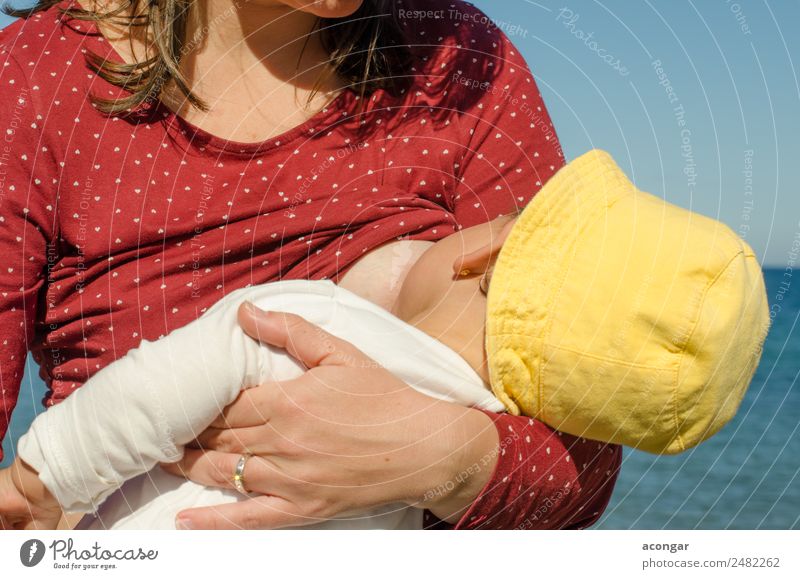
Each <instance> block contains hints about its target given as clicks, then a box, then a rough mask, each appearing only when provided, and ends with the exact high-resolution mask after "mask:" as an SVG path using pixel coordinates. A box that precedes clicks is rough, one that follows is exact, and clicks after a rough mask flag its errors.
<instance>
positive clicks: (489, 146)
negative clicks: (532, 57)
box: [450, 10, 621, 529]
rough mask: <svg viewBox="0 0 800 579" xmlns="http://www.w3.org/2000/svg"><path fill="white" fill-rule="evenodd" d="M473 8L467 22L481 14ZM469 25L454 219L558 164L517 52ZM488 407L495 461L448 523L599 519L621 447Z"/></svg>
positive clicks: (475, 215) (514, 202)
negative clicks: (467, 504) (497, 445)
mask: <svg viewBox="0 0 800 579" xmlns="http://www.w3.org/2000/svg"><path fill="white" fill-rule="evenodd" d="M476 14H477V15H478V16H477V17H475V18H472V19H469V20H468V21H472V22H483V21H484V20H483V18H482V14H481V13H480V12H479V11H477V10H476ZM473 28H474V30H473V31H472V32H471V36H472V37H474V39H475V42H473V43H471V44H470V45H466V46H472V49H470V50H467V49H463V50H462V53H463V54H462V56H461V58H460V59H459V66H456V67H454V70H455V72H454V73H453V78H452V80H453V82H454V85H455V88H454V89H453V90H454V91H458V100H460V101H461V102H463V103H466V105H465V106H464V107H463V109H462V111H463V113H462V115H461V116H460V124H461V130H462V133H463V135H464V137H463V141H464V142H466V143H467V146H466V149H465V153H464V157H463V159H461V162H460V164H459V167H458V169H459V171H460V174H459V175H458V177H459V182H458V184H457V187H456V190H455V192H454V194H453V196H452V198H451V200H450V203H451V207H452V211H453V212H454V214H455V216H456V221H457V222H458V223H459V225H461V226H462V227H470V226H472V225H475V224H478V223H482V222H484V221H486V220H487V219H493V218H495V217H497V216H498V215H499V214H501V213H509V212H511V211H514V210H515V209H517V208H521V207H524V206H525V205H526V204H527V203H528V202H529V201H530V200H531V199H532V198H533V196H534V195H535V194H536V192H537V191H539V189H541V187H542V185H543V184H544V183H545V182H546V181H547V180H548V179H549V178H550V177H552V176H553V174H555V172H556V171H558V169H560V168H561V167H562V166H563V165H564V157H563V153H562V151H561V146H560V144H559V142H558V137H557V136H556V133H555V130H554V128H553V124H552V122H551V120H550V116H549V114H548V112H547V109H546V107H545V105H544V102H543V100H542V97H541V94H540V93H539V90H538V88H537V86H536V82H535V80H534V78H533V76H532V74H531V72H530V70H529V68H528V66H527V64H526V63H525V61H524V59H523V58H522V57H521V55H520V54H519V52H518V51H517V50H516V48H515V47H514V46H513V44H511V42H510V41H509V40H508V38H507V37H506V36H505V35H504V34H503V33H502V32H501V31H500V30H498V29H496V28H494V29H493V28H487V27H486V26H485V25H484V26H478V25H473ZM473 56H476V57H477V56H480V58H476V59H475V60H473ZM487 414H489V415H490V416H491V417H492V419H493V420H494V422H495V425H496V426H497V428H498V432H499V436H500V440H501V451H500V452H499V453H498V456H497V466H496V469H495V472H494V473H493V476H492V479H491V480H490V481H489V483H488V484H487V485H486V487H485V488H484V490H483V492H482V493H481V494H480V496H479V497H478V499H477V500H476V501H475V502H474V503H473V505H472V506H471V508H470V509H469V510H468V512H467V513H466V514H465V515H464V517H463V518H462V519H461V521H459V523H458V525H456V528H459V529H471V528H479V527H480V528H498V529H509V528H564V527H569V528H577V527H585V526H588V525H590V524H592V523H593V522H594V521H595V520H596V519H597V518H599V516H600V514H601V513H602V511H603V509H604V508H605V505H606V504H607V502H608V499H609V497H610V495H611V492H612V490H613V487H614V482H615V480H616V473H617V471H618V467H619V461H620V456H621V449H620V448H619V447H617V446H613V445H608V446H606V445H600V446H598V444H597V443H594V442H591V441H585V439H575V438H573V437H571V436H568V435H566V434H561V433H557V432H555V431H553V430H552V429H550V428H549V427H548V426H546V425H545V424H542V423H541V422H538V421H535V420H531V419H529V418H527V417H524V416H511V415H497V414H492V413H487ZM503 441H505V442H503ZM584 465H585V466H584Z"/></svg>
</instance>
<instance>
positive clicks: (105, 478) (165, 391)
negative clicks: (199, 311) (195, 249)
mask: <svg viewBox="0 0 800 579" xmlns="http://www.w3.org/2000/svg"><path fill="white" fill-rule="evenodd" d="M245 300H249V301H251V302H252V303H254V304H255V305H256V306H258V307H259V308H261V309H263V310H273V311H284V312H291V313H295V314H298V315H300V316H302V317H303V318H305V319H307V320H308V321H310V322H312V323H314V324H316V325H318V326H320V327H322V328H323V329H325V330H326V331H327V332H329V333H331V334H333V335H334V336H337V337H339V338H342V339H344V340H347V341H349V342H351V343H352V344H354V345H355V346H356V347H357V348H359V349H360V350H361V351H363V352H364V353H365V354H366V355H367V356H369V357H370V358H372V359H373V360H375V361H376V362H377V363H378V364H380V365H381V366H383V367H384V368H386V369H387V370H389V371H390V372H391V373H392V374H394V375H395V376H397V377H398V378H400V379H401V380H403V381H404V382H406V383H407V384H408V385H409V386H411V387H413V388H415V389H416V390H418V391H420V392H422V393H424V394H427V395H429V396H432V397H434V398H437V399H441V400H447V401H450V402H455V403H459V404H462V405H465V406H476V407H480V408H484V409H487V410H492V411H495V412H502V411H503V409H504V407H503V405H502V403H500V401H498V400H497V399H496V398H495V397H494V396H493V395H492V393H491V392H490V391H489V390H488V389H487V388H486V387H485V385H484V383H483V380H482V379H481V378H480V376H479V375H478V374H477V373H476V372H475V371H474V370H473V369H472V367H471V366H469V364H467V362H466V361H465V360H464V359H463V358H462V357H461V356H460V355H459V354H458V353H457V352H455V351H454V350H452V349H450V348H449V347H447V346H445V345H444V344H442V343H441V342H439V341H437V340H435V339H434V338H432V337H430V336H428V335H427V334H425V333H424V332H422V331H421V330H418V329H416V328H415V327H413V326H411V325H409V324H407V323H405V322H403V321H402V320H400V319H398V318H397V317H395V316H393V315H392V314H390V313H389V312H387V311H386V310H384V309H383V308H380V307H379V306H377V305H375V304H373V303H372V302H369V301H367V300H365V299H363V298H361V297H359V296H357V295H355V294H353V293H352V292H349V291H347V290H345V289H343V288H340V287H338V286H337V285H335V284H334V283H333V282H331V281H328V280H324V281H306V280H292V281H281V282H275V283H270V284H265V285H261V286H257V287H251V288H244V289H241V290H237V291H235V292H232V293H230V294H229V295H227V296H226V297H225V298H223V299H222V300H221V301H220V302H218V303H216V304H215V305H214V306H213V307H211V308H210V309H209V310H208V311H207V312H206V313H205V314H203V315H202V316H201V317H199V318H198V319H197V320H195V321H194V322H191V323H190V324H188V325H186V326H184V327H182V328H180V329H177V330H175V331H173V332H171V333H170V334H169V335H168V336H166V337H164V338H162V339H160V340H157V341H155V342H149V341H143V342H142V343H141V345H140V346H139V347H138V348H136V349H134V350H131V351H130V352H128V354H127V355H125V356H124V357H122V358H121V359H119V360H117V361H116V362H114V363H112V364H110V365H109V366H107V367H105V368H103V369H102V370H101V371H99V372H98V373H97V374H95V375H94V376H93V377H92V378H91V379H90V380H88V381H87V382H86V384H84V385H83V387H81V388H79V389H78V390H76V391H75V392H74V393H73V394H72V395H70V396H69V397H68V398H67V399H66V400H65V401H63V402H62V403H61V404H58V405H57V406H54V407H53V408H50V409H49V410H48V411H47V412H44V413H42V414H40V415H39V416H38V417H37V418H36V419H35V420H34V422H33V424H32V425H31V428H30V430H29V431H28V432H27V433H26V434H25V435H24V436H23V437H22V438H21V439H20V442H19V448H18V453H19V456H20V457H21V458H22V459H23V460H24V461H25V462H27V463H28V464H30V465H31V466H32V467H33V468H35V469H36V470H37V471H38V472H39V477H40V479H41V480H42V482H43V483H44V484H45V485H46V486H47V488H48V489H49V490H50V491H51V492H52V493H53V495H54V496H55V497H56V498H57V499H58V501H59V502H60V504H61V505H62V507H63V508H64V509H65V510H66V511H68V512H91V513H93V515H94V516H87V517H85V518H84V521H82V523H81V528H98V529H100V528H119V529H137V528H138V529H172V528H174V518H175V515H176V514H177V512H178V511H180V510H182V509H184V508H187V507H192V506H210V505H216V504H222V503H230V502H234V501H237V500H244V498H245V497H244V496H242V495H241V494H239V493H237V492H234V491H227V490H220V489H214V488H208V487H204V486H201V485H198V484H196V483H193V482H191V481H188V480H185V479H182V478H178V477H175V476H172V475H170V474H167V473H166V472H164V471H163V470H162V469H161V468H154V467H155V466H156V465H157V463H159V462H175V461H177V460H179V459H180V458H181V457H182V456H183V447H184V445H185V444H187V443H188V442H190V441H192V440H193V439H194V438H195V437H196V436H197V435H198V434H200V433H201V432H202V431H203V430H204V429H205V428H206V427H208V426H209V425H210V424H211V422H212V421H213V420H214V419H215V418H216V417H217V416H218V415H219V414H220V412H221V411H222V409H223V408H224V407H225V406H227V405H228V404H230V403H231V402H233V400H234V399H235V398H236V397H237V395H238V394H239V392H240V391H241V390H242V389H243V388H248V387H252V386H256V385H258V384H263V383H265V382H271V381H282V380H291V379H293V378H297V377H298V376H300V375H301V374H302V373H303V372H304V371H305V369H304V368H303V366H302V365H301V364H300V363H298V362H297V361H295V360H294V359H293V358H292V357H291V356H289V355H288V354H287V353H286V352H285V351H284V350H282V349H279V348H274V347H271V346H267V345H264V344H260V343H258V342H257V341H256V340H253V339H252V338H250V337H249V336H247V335H246V334H245V333H244V332H243V331H242V329H241V328H240V327H239V325H238V323H237V316H236V313H237V309H238V307H239V305H240V304H241V303H242V302H244V301H245ZM376 403H378V404H380V400H378V401H377V402H376ZM232 475H233V473H231V476H232ZM126 481H127V482H126ZM313 526H314V527H322V528H348V529H352V528H421V526H422V511H421V510H419V509H413V508H409V507H407V506H405V505H403V504H396V505H387V506H383V507H380V508H376V509H372V510H370V511H365V512H359V513H356V514H349V515H348V516H346V517H343V518H338V519H334V520H330V521H326V522H323V523H318V524H315V525H313Z"/></svg>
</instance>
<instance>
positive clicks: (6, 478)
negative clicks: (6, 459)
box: [0, 459, 61, 531]
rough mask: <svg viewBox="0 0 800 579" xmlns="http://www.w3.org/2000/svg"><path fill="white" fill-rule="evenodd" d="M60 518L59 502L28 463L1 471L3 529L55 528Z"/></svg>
mask: <svg viewBox="0 0 800 579" xmlns="http://www.w3.org/2000/svg"><path fill="white" fill-rule="evenodd" d="M60 519H61V507H60V506H59V504H58V501H56V499H55V498H54V497H53V495H51V494H50V492H49V491H48V490H47V487H45V486H44V484H42V482H41V481H40V480H39V477H38V475H37V474H36V472H35V471H34V470H33V469H31V468H30V467H29V466H28V465H27V464H25V463H24V462H22V461H21V460H19V459H16V460H15V461H14V462H13V463H12V465H11V466H9V467H8V468H4V469H2V470H0V529H3V530H6V531H8V530H12V529H14V530H22V529H55V528H56V527H57V526H58V522H59V520H60Z"/></svg>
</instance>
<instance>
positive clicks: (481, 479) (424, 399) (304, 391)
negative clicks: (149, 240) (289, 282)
mask: <svg viewBox="0 0 800 579" xmlns="http://www.w3.org/2000/svg"><path fill="white" fill-rule="evenodd" d="M240 323H241V325H242V327H243V328H244V330H245V331H246V332H247V333H248V334H249V335H251V336H252V337H254V338H256V339H258V340H260V341H262V342H264V343H267V344H270V345H273V346H277V347H280V348H285V349H286V350H287V352H288V353H289V354H290V355H292V356H293V357H294V358H295V359H297V360H299V361H301V362H302V363H303V364H304V365H305V366H306V367H307V368H309V370H308V371H307V372H306V373H305V374H304V375H303V376H301V377H299V378H297V379H295V380H289V381H285V382H276V383H267V384H263V385H261V386H259V387H256V388H251V389H249V390H246V391H244V392H242V394H241V395H240V396H239V398H238V399H237V400H236V401H235V402H234V403H233V404H231V405H230V406H229V407H228V408H227V409H226V410H225V412H224V414H223V415H222V416H221V417H220V418H219V419H218V420H217V421H216V422H215V423H214V424H213V425H212V427H211V428H209V429H208V430H207V431H206V432H204V433H203V434H202V435H201V436H200V437H199V438H198V446H201V447H202V448H203V449H204V450H200V449H191V448H189V449H187V450H186V454H185V456H184V458H183V459H182V460H181V461H180V462H179V463H175V464H172V465H164V467H165V468H166V469H167V470H169V471H170V472H172V473H174V474H178V475H183V476H186V477H188V478H190V479H192V480H194V481H196V482H198V483H200V484H204V485H210V486H216V487H223V488H232V487H233V482H232V481H233V472H234V469H235V468H236V464H237V462H238V461H239V458H240V456H241V455H242V454H243V453H250V454H252V455H254V456H253V457H252V458H250V459H249V460H248V461H247V464H246V470H245V483H246V487H247V490H248V491H250V492H251V493H258V494H259V495H260V496H256V497H254V498H251V499H248V500H246V501H242V502H238V503H233V504H227V505H220V506H217V507H209V508H197V509H189V510H186V511H183V512H181V513H179V515H178V517H177V521H176V523H177V525H178V527H179V528H190V529H200V528H212V529H217V528H248V529H249V528H277V527H286V526H296V525H305V524H311V523H315V522H318V521H320V520H324V519H329V518H332V517H335V516H337V515H339V514H341V513H344V512H348V511H352V510H358V509H363V508H369V507H374V506H377V505H382V504H387V503H392V502H405V503H407V504H409V505H413V506H417V507H424V508H428V509H430V510H431V511H433V512H434V514H435V515H436V516H438V517H439V518H441V519H446V520H451V521H453V520H457V519H458V517H459V515H460V514H461V513H462V512H463V511H464V510H465V509H466V508H467V507H468V506H469V505H470V504H471V503H472V502H473V501H474V500H475V498H476V497H477V495H478V493H479V492H480V491H481V489H482V488H483V487H484V485H485V484H486V482H487V481H488V480H489V477H490V475H491V473H492V471H493V468H494V463H495V460H496V458H495V455H496V448H497V445H498V436H497V432H496V430H495V427H494V425H493V423H492V421H491V420H490V419H489V418H488V417H487V416H486V415H484V414H483V413H482V412H480V411H478V410H474V409H469V408H464V407H462V406H458V405H455V404H450V403H447V402H441V401H438V400H435V399H433V398H430V397H428V396H425V395H423V394H420V393H418V392H416V391H415V390H413V389H412V388H410V387H409V386H408V385H406V384H405V383H404V382H402V381H401V380H399V379H397V378H396V377H395V376H394V375H392V374H391V373H390V372H388V371H387V370H385V369H383V368H381V367H380V366H378V365H377V363H376V362H374V361H373V360H371V359H370V358H368V357H367V356H366V355H365V354H364V353H363V352H361V351H360V350H358V349H357V348H355V347H354V346H353V345H352V344H350V343H349V342H346V341H343V340H340V339H338V338H336V337H334V336H332V335H331V334H329V333H327V332H325V331H324V330H322V329H321V328H319V327H318V326H315V325H313V324H311V323H309V322H307V321H306V320H304V319H303V318H301V317H299V316H296V315H293V314H284V313H278V312H271V313H266V312H262V311H260V310H257V309H255V308H252V307H250V308H249V309H248V308H242V309H241V310H240ZM475 467H477V468H475ZM467 472H468V473H469V476H466V475H465V474H464V473H467Z"/></svg>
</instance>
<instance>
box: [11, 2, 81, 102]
mask: <svg viewBox="0 0 800 579" xmlns="http://www.w3.org/2000/svg"><path fill="white" fill-rule="evenodd" d="M90 28H91V24H90V23H87V22H68V21H67V20H66V19H65V18H64V17H63V16H62V15H61V12H60V11H59V6H58V5H56V6H52V7H50V8H48V9H47V10H43V11H41V12H37V13H36V14H33V15H31V16H30V17H28V18H20V19H18V20H16V21H15V22H12V23H11V24H9V25H8V26H6V27H5V28H3V29H2V30H0V66H2V67H3V68H5V69H8V68H9V67H14V66H16V67H17V68H18V69H19V71H21V74H22V76H23V77H24V79H22V80H24V81H25V82H26V83H27V85H28V88H30V90H31V91H33V92H34V93H35V94H36V95H37V96H39V97H40V98H41V99H42V100H45V99H53V98H55V97H56V94H57V93H58V92H63V91H68V92H73V93H75V92H78V91H82V92H83V93H84V94H85V90H86V88H87V86H88V83H89V82H90V81H91V79H92V75H91V73H90V71H89V70H88V69H87V68H86V63H85V60H84V52H85V51H86V44H87V40H88V39H89V38H91V35H89V34H87V32H88V31H89V30H90ZM16 76H18V74H17V75H16Z"/></svg>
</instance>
